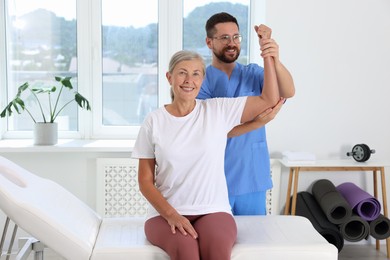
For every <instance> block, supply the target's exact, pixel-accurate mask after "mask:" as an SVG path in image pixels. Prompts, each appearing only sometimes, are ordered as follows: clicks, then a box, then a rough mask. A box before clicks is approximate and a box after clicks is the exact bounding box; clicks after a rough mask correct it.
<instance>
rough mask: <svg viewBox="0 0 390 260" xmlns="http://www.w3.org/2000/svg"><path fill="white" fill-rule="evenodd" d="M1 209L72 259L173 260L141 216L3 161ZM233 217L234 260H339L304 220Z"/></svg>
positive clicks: (0, 177) (44, 241) (280, 217)
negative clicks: (111, 211)
mask: <svg viewBox="0 0 390 260" xmlns="http://www.w3.org/2000/svg"><path fill="white" fill-rule="evenodd" d="M0 208H1V210H2V211H3V212H4V213H5V214H6V215H7V216H8V217H9V218H10V219H11V220H12V221H13V222H15V223H16V224H17V225H18V226H19V227H21V228H22V229H23V230H25V231H26V232H28V233H29V234H31V236H33V237H34V238H36V239H37V240H39V241H40V242H41V243H43V244H44V245H45V246H47V247H49V248H51V249H52V250H54V251H55V252H56V253H57V254H58V255H60V256H61V257H63V258H65V259H68V260H87V259H90V260H125V259H126V260H128V259H136V260H152V259H153V260H168V259H169V258H168V256H167V255H166V254H165V252H164V251H163V250H161V249H160V248H158V247H155V246H153V245H151V244H150V243H149V242H148V241H147V240H146V239H145V235H144V231H143V218H135V217H131V218H102V217H100V216H99V215H98V214H97V213H96V212H95V211H94V210H92V209H91V208H89V207H88V206H87V205H86V204H85V203H84V202H82V201H81V200H80V199H78V198H77V197H75V196H74V195H72V194H71V193H70V192H69V191H67V190H65V189H64V188H63V187H62V186H60V185H58V184H57V183H55V182H53V181H50V180H48V179H44V178H41V177H39V176H37V175H34V174H32V173H30V172H29V171H27V170H25V169H23V168H21V167H20V166H18V165H16V164H15V163H13V162H11V161H9V160H7V159H5V158H3V157H0ZM235 219H236V222H237V226H238V239H237V243H236V244H235V246H234V248H233V252H232V258H231V259H232V260H253V259H261V260H279V259H280V260H285V259H288V260H313V259H315V260H337V252H338V251H337V248H336V247H335V246H333V245H332V244H329V243H328V242H327V241H326V240H325V239H324V238H323V237H322V236H321V235H320V234H319V233H318V232H317V231H316V230H315V229H314V228H313V226H312V224H311V223H310V222H309V221H308V220H307V219H305V218H303V217H299V216H236V217H235ZM216 260H217V259H216Z"/></svg>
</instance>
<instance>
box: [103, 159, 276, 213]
mask: <svg viewBox="0 0 390 260" xmlns="http://www.w3.org/2000/svg"><path fill="white" fill-rule="evenodd" d="M97 171H98V175H97V189H96V191H97V195H96V198H97V201H96V206H97V209H96V211H97V212H98V213H99V214H100V215H102V216H103V217H128V216H144V215H146V213H147V208H148V202H147V200H146V199H145V198H144V197H143V196H142V194H141V193H140V192H139V188H138V177H137V174H138V160H137V159H131V158H98V159H97ZM271 174H272V181H273V184H274V187H273V188H272V189H271V190H269V191H268V192H267V214H268V215H278V214H279V213H280V209H279V193H280V192H279V191H280V175H281V165H280V163H279V161H278V160H276V159H271Z"/></svg>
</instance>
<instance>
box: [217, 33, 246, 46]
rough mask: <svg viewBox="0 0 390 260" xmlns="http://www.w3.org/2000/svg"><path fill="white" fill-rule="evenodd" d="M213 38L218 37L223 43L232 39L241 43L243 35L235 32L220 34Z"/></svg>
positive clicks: (236, 42)
mask: <svg viewBox="0 0 390 260" xmlns="http://www.w3.org/2000/svg"><path fill="white" fill-rule="evenodd" d="M213 39H217V40H219V41H221V42H222V43H223V44H229V43H230V42H231V41H232V39H233V42H234V43H235V44H240V43H241V41H242V36H241V35H240V34H235V35H233V36H230V35H222V36H219V37H213Z"/></svg>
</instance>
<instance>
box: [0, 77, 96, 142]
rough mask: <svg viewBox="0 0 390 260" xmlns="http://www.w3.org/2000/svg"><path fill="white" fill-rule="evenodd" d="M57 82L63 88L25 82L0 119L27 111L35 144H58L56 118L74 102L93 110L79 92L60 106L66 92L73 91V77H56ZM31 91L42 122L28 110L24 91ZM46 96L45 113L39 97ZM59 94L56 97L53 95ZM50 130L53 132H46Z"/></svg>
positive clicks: (75, 92)
mask: <svg viewBox="0 0 390 260" xmlns="http://www.w3.org/2000/svg"><path fill="white" fill-rule="evenodd" d="M54 79H55V81H56V82H59V83H60V84H61V86H60V87H59V88H57V87H56V86H51V87H45V86H35V87H34V86H31V85H30V84H29V83H28V82H25V83H24V84H22V85H21V86H20V87H19V88H18V92H17V94H16V96H15V97H14V98H13V99H12V100H11V101H10V102H9V103H8V105H7V106H6V107H5V108H4V109H3V111H2V112H1V114H0V117H2V118H3V117H5V116H7V115H8V116H11V115H12V113H13V112H16V113H18V114H21V113H22V111H26V112H27V113H28V114H29V116H30V117H31V119H32V120H33V122H34V144H36V145H52V144H56V143H57V136H58V135H57V132H58V125H57V123H56V122H55V120H56V118H57V117H58V116H59V115H60V113H61V112H62V111H63V110H64V108H65V107H67V106H68V105H70V104H71V103H72V102H74V101H75V102H76V103H77V104H78V106H79V107H81V108H84V109H87V110H91V107H90V105H89V101H88V100H87V99H86V98H85V97H83V96H82V95H81V94H80V93H78V92H77V91H74V97H73V98H72V99H71V100H69V101H67V102H66V103H65V104H60V97H61V95H62V93H63V91H64V90H68V91H71V90H73V86H72V83H71V81H70V80H71V77H58V76H55V77H54ZM27 90H28V91H30V93H31V94H32V96H33V98H34V99H35V101H36V105H38V107H39V111H40V115H41V116H42V119H41V120H38V119H37V118H36V117H34V115H33V114H32V112H31V111H30V109H28V108H27V106H26V103H25V101H24V100H23V98H22V93H24V91H27ZM41 94H46V95H47V97H48V107H49V108H48V110H49V111H45V110H44V108H43V104H42V101H41V100H40V98H39V95H41ZM55 94H57V95H56V96H54V98H53V95H55ZM47 128H49V129H50V130H49V131H51V132H45V130H46V129H47Z"/></svg>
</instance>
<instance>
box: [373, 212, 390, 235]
mask: <svg viewBox="0 0 390 260" xmlns="http://www.w3.org/2000/svg"><path fill="white" fill-rule="evenodd" d="M369 224H370V235H371V236H372V237H373V238H375V239H386V238H388V237H390V220H389V219H388V218H386V217H385V216H383V215H382V214H380V215H379V217H378V218H376V219H374V220H373V221H370V222H369Z"/></svg>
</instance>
